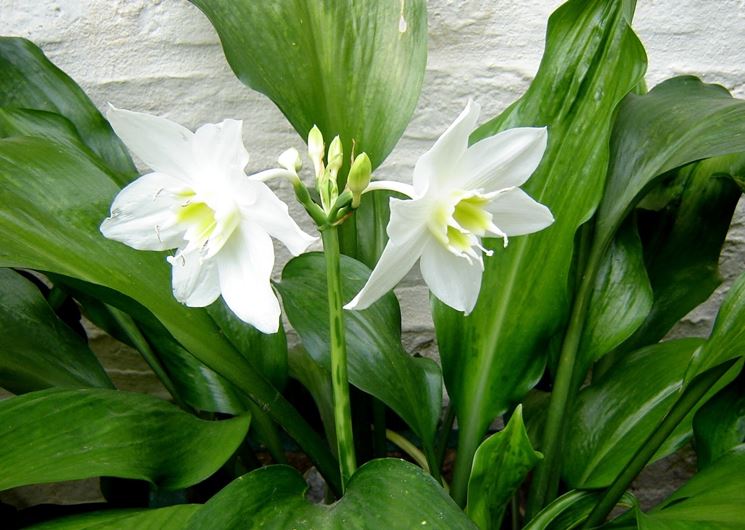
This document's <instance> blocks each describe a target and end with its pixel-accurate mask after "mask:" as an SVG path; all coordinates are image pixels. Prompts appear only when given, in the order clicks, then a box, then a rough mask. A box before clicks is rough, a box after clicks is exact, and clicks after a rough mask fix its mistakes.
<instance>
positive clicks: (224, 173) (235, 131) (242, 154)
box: [192, 120, 248, 182]
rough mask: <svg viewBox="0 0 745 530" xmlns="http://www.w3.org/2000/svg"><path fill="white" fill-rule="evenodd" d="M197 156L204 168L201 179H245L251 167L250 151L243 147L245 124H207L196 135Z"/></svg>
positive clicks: (224, 122) (230, 122)
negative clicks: (249, 165) (246, 172)
mask: <svg viewBox="0 0 745 530" xmlns="http://www.w3.org/2000/svg"><path fill="white" fill-rule="evenodd" d="M192 145H193V148H194V155H195V159H196V161H197V163H198V164H199V167H200V172H199V174H198V175H197V178H204V179H209V181H211V182H214V179H215V178H225V177H230V176H233V175H238V176H243V170H244V168H245V167H246V164H248V151H246V147H245V146H244V145H243V122H242V121H239V120H224V121H222V122H220V123H207V124H205V125H202V126H201V127H200V128H199V129H197V131H196V132H195V133H194V139H193V140H192Z"/></svg>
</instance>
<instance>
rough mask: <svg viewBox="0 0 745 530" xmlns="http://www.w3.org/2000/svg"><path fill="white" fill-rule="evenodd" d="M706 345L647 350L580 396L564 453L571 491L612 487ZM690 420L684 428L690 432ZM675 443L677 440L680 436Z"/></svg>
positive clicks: (682, 343) (688, 342)
mask: <svg viewBox="0 0 745 530" xmlns="http://www.w3.org/2000/svg"><path fill="white" fill-rule="evenodd" d="M702 343H703V340H701V339H680V340H673V341H669V342H663V343H660V344H656V345H653V346H649V347H647V348H643V349H641V350H639V351H637V352H634V353H632V354H630V355H628V356H626V357H624V358H622V359H620V360H619V361H618V362H617V363H615V364H614V365H613V366H612V367H611V369H610V370H609V371H608V372H607V373H605V374H604V375H603V376H602V377H600V378H598V379H597V380H596V381H593V383H592V384H591V385H589V386H588V387H586V388H584V389H583V390H582V391H581V392H580V393H579V396H578V397H577V399H576V402H575V405H574V410H573V413H572V415H571V417H570V419H568V420H567V422H568V424H569V428H568V430H567V441H566V443H565V444H564V450H563V451H562V454H563V472H562V475H563V477H564V479H565V480H566V482H567V483H568V484H569V485H570V486H571V487H575V488H601V487H606V486H608V485H609V484H610V483H611V482H612V481H613V479H614V478H615V477H616V474H617V473H618V472H619V471H620V470H621V469H623V467H624V466H625V465H626V463H627V462H628V460H629V459H630V458H631V456H632V455H633V454H634V453H635V452H636V449H637V448H638V447H639V444H641V443H642V442H644V441H645V439H646V438H647V436H648V435H649V433H651V432H652V430H654V429H655V428H656V426H657V424H658V423H659V422H660V420H661V419H662V418H663V416H664V415H665V414H666V413H667V411H668V410H669V408H670V407H671V406H672V404H673V403H674V402H675V400H676V399H677V397H678V396H679V393H680V390H681V389H682V385H683V375H684V374H685V370H686V366H687V365H688V363H689V361H690V359H691V356H692V354H693V352H694V351H695V350H696V349H697V348H698V347H699V346H701V344H702ZM691 417H692V415H689V417H688V418H687V419H686V420H685V421H684V422H683V424H684V425H685V427H687V429H686V430H687V431H690V429H691ZM681 428H683V427H681ZM671 438H673V439H676V440H678V439H679V438H680V433H679V431H678V432H676V433H673V434H672V435H671ZM676 445H679V444H676ZM674 448H675V447H674ZM674 448H673V449H674ZM669 449H670V448H669V447H668V448H667V450H665V448H662V449H661V450H660V451H658V453H657V455H656V458H661V457H662V456H665V454H668V452H669Z"/></svg>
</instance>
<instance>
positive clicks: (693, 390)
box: [583, 359, 736, 528]
mask: <svg viewBox="0 0 745 530" xmlns="http://www.w3.org/2000/svg"><path fill="white" fill-rule="evenodd" d="M735 362H736V360H735V359H733V360H731V361H728V362H725V363H723V364H720V365H719V366H717V367H715V368H712V369H711V370H708V371H706V372H704V373H703V374H701V375H699V376H697V377H696V378H694V379H693V381H691V383H690V384H689V385H688V387H687V388H686V389H685V390H684V391H683V393H682V394H681V396H680V397H679V398H678V400H677V401H676V402H675V403H674V404H673V406H672V408H671V409H670V411H669V412H668V413H667V415H666V416H665V417H664V418H663V420H662V422H661V423H660V424H659V425H658V426H657V429H655V430H654V431H653V432H652V433H651V434H650V435H649V436H648V437H647V439H646V440H645V441H644V443H642V444H641V445H640V446H639V449H638V450H637V451H636V453H634V456H632V457H631V460H630V461H629V463H628V464H626V466H625V467H624V468H623V470H622V471H621V473H620V474H619V475H618V476H617V477H616V479H615V480H614V481H613V483H612V484H611V485H610V487H609V488H608V489H607V490H606V491H605V493H604V494H603V496H602V497H601V498H600V500H599V501H598V503H597V504H596V505H595V508H594V509H593V510H592V512H591V513H590V516H589V517H588V518H587V521H586V522H585V524H584V526H583V528H593V527H595V526H598V525H599V524H601V523H602V522H603V521H605V518H606V517H608V514H609V513H610V512H611V510H613V508H614V507H615V506H616V504H617V503H618V501H619V499H620V498H621V497H622V496H623V494H624V492H625V491H626V489H628V487H629V485H630V484H631V482H632V481H633V480H634V478H636V476H637V475H638V474H639V472H640V471H641V470H642V469H643V468H644V466H646V465H647V462H649V460H650V459H651V458H652V457H653V456H654V454H655V453H656V452H657V450H658V449H659V448H660V447H661V446H662V444H663V443H664V442H665V440H667V438H668V436H670V434H671V433H672V432H673V431H674V430H675V428H676V427H677V426H678V425H679V424H680V422H681V421H682V420H683V418H685V417H686V416H687V415H688V414H689V413H690V412H691V410H692V409H693V407H695V406H696V404H697V403H698V402H699V401H700V400H701V398H702V397H704V396H705V395H706V393H707V392H708V391H709V390H711V388H712V387H713V386H714V385H715V384H716V383H717V381H719V379H720V378H721V377H722V376H723V375H724V374H725V373H726V372H727V371H728V370H729V369H730V368H731V367H732V365H733V364H734V363H735Z"/></svg>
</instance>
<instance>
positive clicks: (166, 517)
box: [28, 504, 200, 530]
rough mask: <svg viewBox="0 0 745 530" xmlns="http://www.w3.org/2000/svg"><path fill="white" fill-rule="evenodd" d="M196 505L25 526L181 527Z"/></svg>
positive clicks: (69, 529)
mask: <svg viewBox="0 0 745 530" xmlns="http://www.w3.org/2000/svg"><path fill="white" fill-rule="evenodd" d="M199 508H200V506H199V505H196V504H181V505H176V506H168V507H166V508H157V509H154V510H111V511H106V512H93V513H85V514H81V515H72V516H69V517H61V518H59V519H55V520H53V521H48V522H45V523H41V524H36V525H33V526H30V527H28V530H182V529H183V528H184V527H185V526H186V523H187V522H188V521H189V518H191V516H192V515H193V514H194V513H195V512H196V511H197V510H199Z"/></svg>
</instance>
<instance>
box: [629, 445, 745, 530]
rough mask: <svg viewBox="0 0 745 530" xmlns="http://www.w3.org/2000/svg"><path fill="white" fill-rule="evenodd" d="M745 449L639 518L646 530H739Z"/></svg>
mask: <svg viewBox="0 0 745 530" xmlns="http://www.w3.org/2000/svg"><path fill="white" fill-rule="evenodd" d="M744 477H745V445H739V446H737V447H735V448H733V449H732V450H731V451H729V452H728V453H726V454H725V455H724V456H722V457H721V458H719V459H718V460H717V461H716V462H714V463H713V464H712V465H711V466H708V467H707V468H706V469H704V470H702V471H700V472H698V473H697V474H696V475H695V476H694V477H693V478H692V479H691V480H689V481H688V482H686V483H685V484H684V485H683V486H682V487H681V488H680V489H678V490H677V491H676V492H675V493H673V494H672V495H671V496H670V497H668V498H667V499H665V501H664V502H663V503H662V504H660V505H659V506H658V507H656V508H654V509H653V510H652V511H650V512H649V513H648V514H646V515H642V516H641V517H640V518H639V528H642V529H645V530H658V529H659V530H667V529H670V530H672V529H676V530H677V529H682V530H684V529H691V530H693V529H697V530H698V529H702V530H708V529H711V530H715V529H716V530H720V529H721V530H730V529H731V530H735V529H739V528H742V523H743V521H745V479H744Z"/></svg>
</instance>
